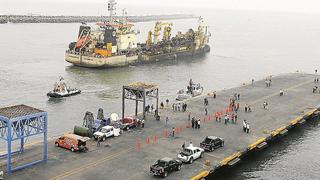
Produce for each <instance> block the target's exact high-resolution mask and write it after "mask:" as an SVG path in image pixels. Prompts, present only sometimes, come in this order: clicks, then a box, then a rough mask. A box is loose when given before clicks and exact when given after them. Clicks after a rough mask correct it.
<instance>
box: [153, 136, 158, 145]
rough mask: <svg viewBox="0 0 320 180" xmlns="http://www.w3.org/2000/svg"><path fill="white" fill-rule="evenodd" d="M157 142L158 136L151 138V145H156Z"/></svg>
mask: <svg viewBox="0 0 320 180" xmlns="http://www.w3.org/2000/svg"><path fill="white" fill-rule="evenodd" d="M157 142H158V136H154V137H153V144H156V143H157Z"/></svg>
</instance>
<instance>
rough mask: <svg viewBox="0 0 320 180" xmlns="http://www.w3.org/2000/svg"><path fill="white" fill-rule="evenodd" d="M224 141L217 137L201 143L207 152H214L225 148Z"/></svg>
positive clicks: (211, 137)
mask: <svg viewBox="0 0 320 180" xmlns="http://www.w3.org/2000/svg"><path fill="white" fill-rule="evenodd" d="M223 145H224V140H223V139H222V138H219V137H215V136H207V137H206V138H205V139H204V140H203V141H202V142H201V143H200V147H201V148H203V149H204V150H206V151H213V150H215V149H217V148H219V147H223Z"/></svg>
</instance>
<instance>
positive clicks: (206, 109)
mask: <svg viewBox="0 0 320 180" xmlns="http://www.w3.org/2000/svg"><path fill="white" fill-rule="evenodd" d="M204 112H205V115H206V116H207V115H208V108H204Z"/></svg>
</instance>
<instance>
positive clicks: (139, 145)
mask: <svg viewBox="0 0 320 180" xmlns="http://www.w3.org/2000/svg"><path fill="white" fill-rule="evenodd" d="M136 149H137V150H138V151H139V150H140V149H141V140H140V139H137V142H136Z"/></svg>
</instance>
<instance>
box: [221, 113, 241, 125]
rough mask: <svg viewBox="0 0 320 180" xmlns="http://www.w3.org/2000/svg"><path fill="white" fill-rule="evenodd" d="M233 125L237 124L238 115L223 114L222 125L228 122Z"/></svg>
mask: <svg viewBox="0 0 320 180" xmlns="http://www.w3.org/2000/svg"><path fill="white" fill-rule="evenodd" d="M230 120H231V122H232V123H233V124H237V121H238V114H235V113H232V114H225V115H224V124H225V125H227V124H228V123H229V122H230Z"/></svg>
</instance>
